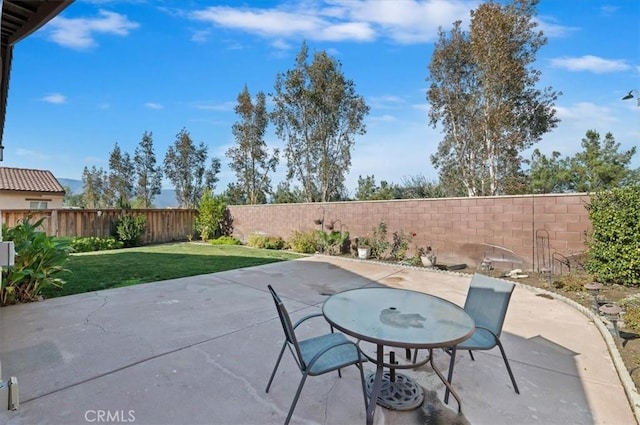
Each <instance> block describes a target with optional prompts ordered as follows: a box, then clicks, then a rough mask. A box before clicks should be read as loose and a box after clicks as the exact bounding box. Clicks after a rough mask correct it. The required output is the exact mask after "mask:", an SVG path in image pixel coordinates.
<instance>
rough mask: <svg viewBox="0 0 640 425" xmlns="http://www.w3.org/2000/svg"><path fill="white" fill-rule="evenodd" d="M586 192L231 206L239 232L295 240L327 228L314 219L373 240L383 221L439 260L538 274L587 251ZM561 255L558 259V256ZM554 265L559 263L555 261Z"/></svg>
mask: <svg viewBox="0 0 640 425" xmlns="http://www.w3.org/2000/svg"><path fill="white" fill-rule="evenodd" d="M588 200H589V198H588V196H587V195H586V194H561V195H558V194H553V195H535V196H533V195H525V196H497V197H477V198H446V199H410V200H392V201H366V202H331V203H322V204H320V203H308V204H275V205H242V206H230V207H229V209H230V211H231V215H232V216H233V227H234V235H235V236H236V237H239V238H240V239H243V240H246V238H247V237H248V236H249V235H251V234H252V233H265V234H269V235H276V236H281V237H283V238H284V239H288V238H289V236H290V235H291V233H292V232H293V231H294V230H303V231H304V230H311V229H320V228H321V226H320V225H316V224H314V220H316V219H322V218H323V217H324V223H325V224H328V223H330V222H332V221H336V223H335V229H336V230H340V229H342V230H345V231H348V232H349V234H350V237H351V238H352V239H353V238H354V237H357V236H360V235H367V234H369V235H371V234H372V228H373V227H374V226H376V225H377V224H378V223H379V222H380V221H384V222H385V223H386V224H387V227H388V232H389V237H391V233H392V232H393V231H397V230H401V229H402V230H404V231H405V232H406V233H415V234H416V236H415V237H414V238H413V243H412V245H416V244H417V245H422V246H425V245H431V247H432V248H433V250H434V252H435V253H436V255H437V257H438V262H443V263H445V264H458V263H465V264H468V265H471V266H477V265H478V264H479V263H480V262H481V261H482V259H483V258H485V257H489V258H491V259H492V261H494V265H495V266H496V267H505V268H514V267H518V268H523V269H527V270H531V269H534V270H538V268H539V267H541V266H544V265H545V264H546V263H547V262H548V261H549V259H551V258H552V257H553V255H558V254H561V255H564V256H571V255H574V254H578V253H581V252H583V251H584V250H585V245H584V241H585V235H586V233H587V232H588V231H590V230H591V223H590V221H589V217H588V214H587V210H586V208H585V203H586V202H588ZM555 253H557V254H555ZM551 263H553V260H552V261H551Z"/></svg>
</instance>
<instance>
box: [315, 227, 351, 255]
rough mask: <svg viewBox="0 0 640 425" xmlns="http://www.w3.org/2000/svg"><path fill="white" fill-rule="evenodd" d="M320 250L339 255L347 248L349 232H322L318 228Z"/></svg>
mask: <svg viewBox="0 0 640 425" xmlns="http://www.w3.org/2000/svg"><path fill="white" fill-rule="evenodd" d="M318 241H319V245H320V246H319V247H320V251H322V252H324V253H327V254H329V255H340V254H342V253H343V252H344V251H345V250H346V249H347V243H348V241H349V232H339V231H333V232H324V231H322V230H318Z"/></svg>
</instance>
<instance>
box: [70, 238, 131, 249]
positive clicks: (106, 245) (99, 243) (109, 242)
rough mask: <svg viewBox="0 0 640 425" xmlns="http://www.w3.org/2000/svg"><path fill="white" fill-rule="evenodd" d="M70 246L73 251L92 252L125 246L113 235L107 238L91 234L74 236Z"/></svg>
mask: <svg viewBox="0 0 640 425" xmlns="http://www.w3.org/2000/svg"><path fill="white" fill-rule="evenodd" d="M69 246H70V247H71V249H72V250H73V252H92V251H106V250H109V249H120V248H122V247H124V243H123V242H122V241H119V240H117V239H116V238H114V237H112V236H109V237H106V238H98V237H95V236H91V237H88V238H74V239H73V240H72V241H71V243H70V244H69Z"/></svg>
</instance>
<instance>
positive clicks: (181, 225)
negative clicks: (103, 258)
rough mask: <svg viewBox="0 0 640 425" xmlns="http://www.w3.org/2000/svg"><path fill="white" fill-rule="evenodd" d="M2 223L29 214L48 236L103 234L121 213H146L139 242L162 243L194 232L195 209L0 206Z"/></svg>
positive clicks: (109, 231) (10, 224) (108, 232)
mask: <svg viewBox="0 0 640 425" xmlns="http://www.w3.org/2000/svg"><path fill="white" fill-rule="evenodd" d="M0 213H1V214H2V223H3V224H4V225H6V226H8V227H14V226H15V225H16V224H18V223H19V221H20V220H22V219H24V218H26V217H28V216H31V217H32V218H31V220H30V221H31V222H32V223H33V222H35V221H37V220H39V219H40V218H42V217H45V220H44V221H43V222H42V230H43V231H45V232H46V233H47V235H49V236H60V237H64V236H70V237H88V236H97V237H106V236H112V235H113V234H114V231H115V228H116V223H117V221H118V219H119V218H120V217H121V216H122V215H123V214H131V215H144V216H146V217H147V224H146V231H145V233H144V235H143V237H142V243H144V244H151V243H164V242H172V241H180V240H186V239H187V235H190V234H193V225H194V220H195V217H196V215H197V211H196V210H193V209H131V210H120V209H101V210H88V209H59V210H1V211H0Z"/></svg>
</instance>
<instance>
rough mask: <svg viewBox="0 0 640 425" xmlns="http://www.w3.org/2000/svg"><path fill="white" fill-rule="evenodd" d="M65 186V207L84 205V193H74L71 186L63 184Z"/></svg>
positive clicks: (63, 202)
mask: <svg viewBox="0 0 640 425" xmlns="http://www.w3.org/2000/svg"><path fill="white" fill-rule="evenodd" d="M63 188H64V199H63V201H62V204H63V205H64V206H65V207H84V202H83V201H82V193H73V190H71V187H70V186H66V185H65V186H63Z"/></svg>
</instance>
